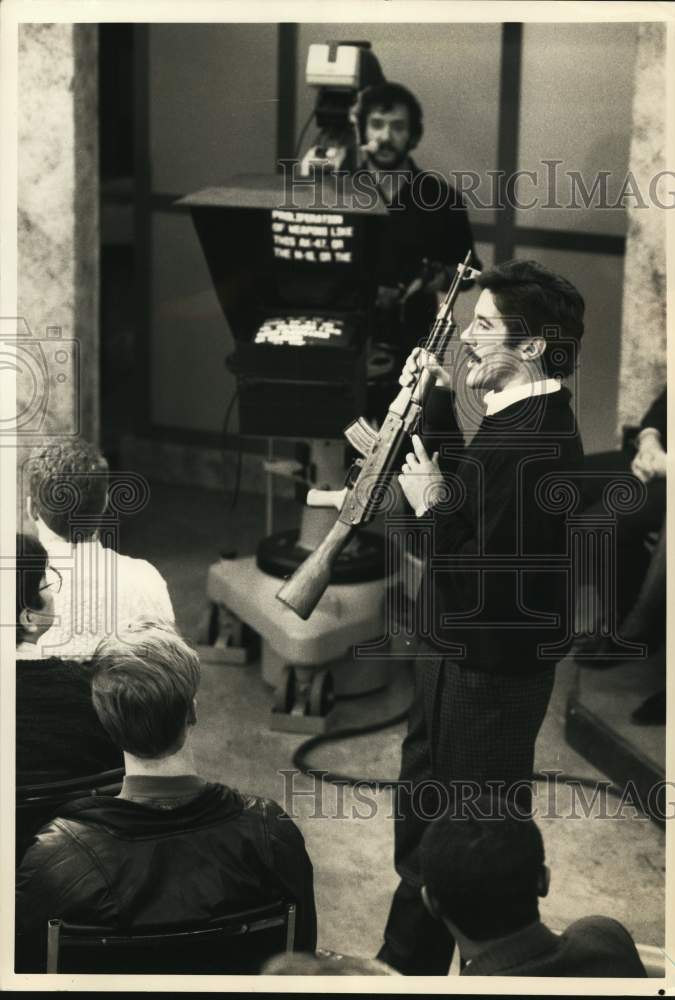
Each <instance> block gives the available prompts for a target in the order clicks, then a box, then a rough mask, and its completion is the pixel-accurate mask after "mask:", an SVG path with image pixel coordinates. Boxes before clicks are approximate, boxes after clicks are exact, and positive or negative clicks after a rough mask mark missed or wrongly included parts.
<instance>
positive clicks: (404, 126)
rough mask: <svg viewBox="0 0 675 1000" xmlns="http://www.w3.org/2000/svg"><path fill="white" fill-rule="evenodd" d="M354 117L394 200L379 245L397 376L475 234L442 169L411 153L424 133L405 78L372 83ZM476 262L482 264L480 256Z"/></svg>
mask: <svg viewBox="0 0 675 1000" xmlns="http://www.w3.org/2000/svg"><path fill="white" fill-rule="evenodd" d="M355 119H356V124H357V127H358V132H359V136H360V138H361V142H362V144H363V145H362V149H363V152H364V154H365V164H364V166H365V168H366V169H367V170H368V171H369V172H370V173H371V175H372V176H373V179H374V180H375V182H376V184H377V186H378V189H379V191H380V194H381V195H382V197H383V198H384V200H385V201H386V203H387V207H388V218H387V220H386V222H385V223H384V224H383V225H382V227H381V230H380V236H379V240H378V247H377V265H376V270H377V283H378V293H377V302H376V308H377V320H376V322H377V331H376V340H377V342H379V343H385V344H387V345H389V346H390V347H391V348H392V350H393V353H394V354H395V356H396V360H397V361H398V362H400V363H399V364H397V365H396V374H395V377H397V376H398V374H399V369H400V366H401V364H402V363H403V361H404V360H405V358H406V357H407V355H408V354H409V352H410V351H411V350H412V348H413V347H415V346H417V344H418V342H419V338H420V337H421V336H422V335H423V334H424V333H425V332H426V331H427V330H428V328H429V326H430V325H431V323H432V322H433V319H434V316H435V314H436V310H437V307H438V301H437V295H436V293H437V292H444V291H446V290H447V288H448V286H449V278H448V274H447V267H448V266H450V267H451V268H454V266H455V265H456V264H457V262H458V261H461V260H463V259H464V257H465V256H466V252H467V250H471V251H472V252H473V237H472V235H471V229H470V226H469V220H468V217H467V212H466V207H465V206H464V204H463V202H462V198H461V196H460V195H458V194H457V193H456V192H455V190H454V188H452V187H451V186H450V185H449V184H448V183H447V182H446V181H445V180H444V179H443V178H442V177H441V176H440V175H439V174H438V173H435V172H434V173H427V172H425V171H422V170H420V168H419V167H418V166H417V164H416V163H415V161H414V160H413V159H412V157H411V155H410V154H411V152H412V150H414V149H415V148H416V147H417V145H418V143H419V141H420V139H421V138H422V132H423V123H422V108H421V106H420V104H419V101H418V100H417V98H416V97H415V96H414V94H412V93H411V92H410V91H409V90H408V89H407V88H406V87H404V86H402V85H401V84H399V83H381V84H377V85H375V86H372V87H366V89H365V90H363V91H362V92H361V94H360V96H359V100H358V103H357V105H356V108H355ZM425 262H426V263H425ZM472 263H473V265H474V266H476V267H480V262H479V261H477V260H476V257H475V255H473V259H472Z"/></svg>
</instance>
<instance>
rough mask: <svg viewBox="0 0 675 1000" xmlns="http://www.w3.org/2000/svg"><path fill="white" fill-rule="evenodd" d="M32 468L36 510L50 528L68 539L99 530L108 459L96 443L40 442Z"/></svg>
mask: <svg viewBox="0 0 675 1000" xmlns="http://www.w3.org/2000/svg"><path fill="white" fill-rule="evenodd" d="M29 470H30V496H31V501H32V503H33V507H34V513H35V514H37V515H39V517H40V518H41V519H42V520H43V521H44V523H45V524H46V525H47V527H48V528H49V529H50V530H51V531H53V532H54V533H55V534H57V535H58V536H59V537H60V538H64V539H65V540H66V541H69V542H72V541H77V540H81V539H83V538H88V537H91V536H92V535H93V534H94V533H95V532H96V531H98V529H99V527H100V526H101V515H102V514H103V511H104V510H105V506H106V500H107V495H108V463H107V462H106V460H105V458H104V457H103V455H101V453H100V451H99V450H98V449H97V448H95V447H94V445H92V444H88V443H87V442H86V441H79V440H73V441H67V442H59V443H54V444H48V445H44V446H39V447H37V448H34V449H33V451H32V452H31V456H30V463H29ZM74 518H75V524H73V519H74Z"/></svg>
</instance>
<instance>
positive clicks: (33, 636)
mask: <svg viewBox="0 0 675 1000" xmlns="http://www.w3.org/2000/svg"><path fill="white" fill-rule="evenodd" d="M49 577H52V578H53V579H49ZM59 582H60V579H59V577H58V574H57V573H56V570H51V569H49V568H48V566H47V553H46V552H45V550H44V548H43V546H42V543H41V542H40V541H39V540H38V539H37V538H36V537H35V535H23V534H17V536H16V643H17V646H18V645H20V644H21V643H23V642H30V643H35V642H37V640H38V639H39V638H40V636H41V635H43V634H44V633H45V632H46V631H47V629H48V628H49V627H50V626H51V625H52V623H53V621H54V597H53V586H54V585H58V583H59Z"/></svg>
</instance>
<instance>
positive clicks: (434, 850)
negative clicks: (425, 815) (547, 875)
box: [421, 797, 544, 941]
mask: <svg viewBox="0 0 675 1000" xmlns="http://www.w3.org/2000/svg"><path fill="white" fill-rule="evenodd" d="M485 817H490V818H485ZM421 863H422V879H423V882H424V884H425V886H426V888H427V893H428V895H429V897H430V899H431V900H432V901H433V902H434V903H435V905H436V906H437V908H438V911H439V915H440V916H441V917H445V918H446V919H447V920H449V921H451V923H453V924H454V925H455V926H456V927H457V928H458V930H460V931H461V932H462V933H463V934H465V935H466V936H467V937H468V938H469V939H470V940H472V941H489V940H491V939H493V938H497V937H503V936H504V935H506V934H511V933H513V932H515V931H517V930H520V929H521V928H522V927H526V926H527V925H528V924H531V923H533V922H534V921H536V920H537V919H538V918H539V907H538V904H537V896H538V893H537V889H538V880H539V876H540V872H541V870H542V867H543V864H544V844H543V841H542V839H541V834H540V832H539V829H538V827H537V825H536V823H535V822H534V820H532V819H525V820H524V819H518V818H516V817H512V816H509V815H508V812H507V810H499V811H497V812H495V810H494V804H493V800H492V799H490V798H489V797H482V798H481V799H478V800H477V801H476V802H475V803H474V808H472V809H471V810H469V809H464V810H463V811H462V812H461V813H460V814H459V815H457V814H454V815H453V814H452V813H446V814H445V815H444V816H442V817H440V818H439V819H438V820H436V821H435V822H434V823H432V824H431V825H430V826H429V828H428V829H427V831H426V832H425V835H424V838H423V840H422V847H421Z"/></svg>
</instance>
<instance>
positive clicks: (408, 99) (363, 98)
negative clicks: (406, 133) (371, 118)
mask: <svg viewBox="0 0 675 1000" xmlns="http://www.w3.org/2000/svg"><path fill="white" fill-rule="evenodd" d="M395 104H403V105H404V106H405V107H406V108H407V109H408V115H409V116H410V148H411V149H413V148H414V147H415V146H416V145H417V144H418V143H419V141H420V139H421V138H422V133H423V131H424V126H423V124H422V107H421V105H420V103H419V101H418V100H417V98H416V97H415V95H414V94H413V93H411V92H410V91H409V90H408V88H407V87H404V86H403V84H401V83H378V84H375V85H374V86H372V87H366V88H365V90H362V91H361V93H360V95H359V104H358V116H359V131H360V133H361V135H362V136H365V134H366V120H367V118H368V115H369V114H370V112H371V111H373V110H374V109H375V108H382V110H383V111H391V109H392V108H393V107H394V105H395Z"/></svg>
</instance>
